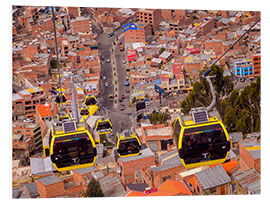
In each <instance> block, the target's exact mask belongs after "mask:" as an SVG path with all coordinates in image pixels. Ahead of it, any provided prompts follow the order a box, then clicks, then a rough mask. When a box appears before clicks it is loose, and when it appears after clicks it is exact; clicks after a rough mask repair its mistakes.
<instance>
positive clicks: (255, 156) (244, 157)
mask: <svg viewBox="0 0 270 203" xmlns="http://www.w3.org/2000/svg"><path fill="white" fill-rule="evenodd" d="M239 155H240V166H241V169H242V170H247V169H251V168H255V169H256V170H257V171H258V172H259V173H261V147H260V144H259V143H258V142H255V141H242V142H240V143H239Z"/></svg>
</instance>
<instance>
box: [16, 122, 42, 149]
mask: <svg viewBox="0 0 270 203" xmlns="http://www.w3.org/2000/svg"><path fill="white" fill-rule="evenodd" d="M12 132H13V134H21V135H23V136H24V137H27V138H30V139H31V140H33V150H34V151H36V152H38V151H41V150H42V137H41V128H40V125H39V124H34V123H22V122H13V125H12Z"/></svg>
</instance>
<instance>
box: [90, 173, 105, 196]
mask: <svg viewBox="0 0 270 203" xmlns="http://www.w3.org/2000/svg"><path fill="white" fill-rule="evenodd" d="M86 196H87V197H104V193H103V191H102V189H101V187H100V184H99V182H98V181H97V180H95V179H94V178H92V179H91V181H90V182H89V184H88V185H87V189H86Z"/></svg>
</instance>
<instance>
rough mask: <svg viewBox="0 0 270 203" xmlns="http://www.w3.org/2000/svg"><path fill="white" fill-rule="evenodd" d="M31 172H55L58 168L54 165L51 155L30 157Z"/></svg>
mask: <svg viewBox="0 0 270 203" xmlns="http://www.w3.org/2000/svg"><path fill="white" fill-rule="evenodd" d="M30 167H31V174H40V173H45V172H53V171H54V170H56V169H55V168H54V166H53V165H52V162H51V159H50V157H47V158H30Z"/></svg>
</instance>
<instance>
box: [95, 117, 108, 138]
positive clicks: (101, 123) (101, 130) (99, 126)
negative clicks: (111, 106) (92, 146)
mask: <svg viewBox="0 0 270 203" xmlns="http://www.w3.org/2000/svg"><path fill="white" fill-rule="evenodd" d="M96 130H97V132H98V134H99V135H102V134H109V133H112V123H111V121H110V119H108V118H107V119H104V120H103V119H100V120H98V121H97V123H96Z"/></svg>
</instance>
